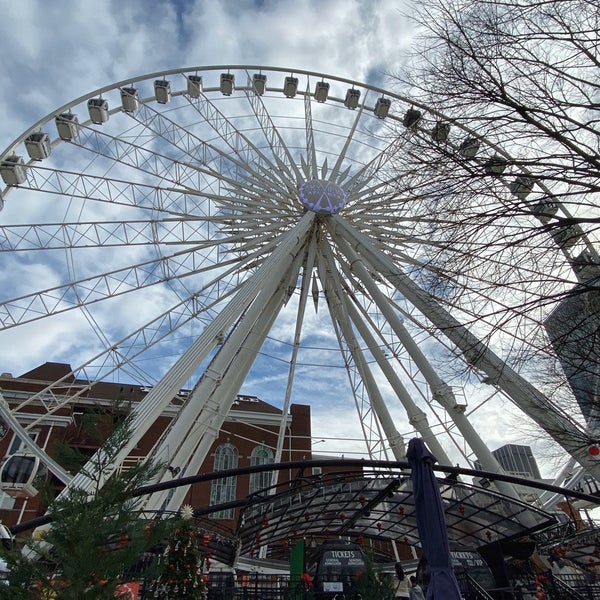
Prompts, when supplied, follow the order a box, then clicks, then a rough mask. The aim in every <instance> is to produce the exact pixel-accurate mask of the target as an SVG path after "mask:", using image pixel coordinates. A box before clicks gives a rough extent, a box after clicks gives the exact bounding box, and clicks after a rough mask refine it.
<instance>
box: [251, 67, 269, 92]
mask: <svg viewBox="0 0 600 600" xmlns="http://www.w3.org/2000/svg"><path fill="white" fill-rule="evenodd" d="M252 89H253V90H254V93H255V94H258V95H259V96H262V95H263V94H264V93H265V91H266V89H267V76H266V75H264V74H263V73H254V75H253V76H252Z"/></svg>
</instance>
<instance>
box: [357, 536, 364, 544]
mask: <svg viewBox="0 0 600 600" xmlns="http://www.w3.org/2000/svg"><path fill="white" fill-rule="evenodd" d="M364 541H365V538H364V537H363V536H362V535H359V536H358V537H357V538H356V542H357V544H359V545H361V546H362V544H363V542H364Z"/></svg>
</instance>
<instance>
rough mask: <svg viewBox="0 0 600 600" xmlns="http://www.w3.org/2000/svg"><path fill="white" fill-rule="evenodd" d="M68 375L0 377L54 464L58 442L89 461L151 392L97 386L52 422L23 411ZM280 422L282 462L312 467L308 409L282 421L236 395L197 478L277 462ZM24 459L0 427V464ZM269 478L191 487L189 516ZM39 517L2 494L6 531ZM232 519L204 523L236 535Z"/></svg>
mask: <svg viewBox="0 0 600 600" xmlns="http://www.w3.org/2000/svg"><path fill="white" fill-rule="evenodd" d="M70 373H71V367H70V366H69V365H67V364H62V363H45V364H44V365H41V366H39V367H37V368H35V369H33V370H32V371H29V372H27V373H25V374H23V375H21V376H18V377H13V376H12V375H10V374H8V373H4V374H3V375H1V376H0V393H1V394H2V396H3V398H4V400H5V402H6V403H7V404H8V406H9V407H11V408H12V407H14V406H16V405H23V403H25V407H24V408H21V409H20V410H19V411H18V413H15V414H17V418H18V420H19V423H20V424H21V425H22V426H28V425H29V426H30V427H29V430H28V433H29V435H30V437H31V438H32V439H33V440H34V441H35V443H36V444H37V445H38V446H39V447H41V448H42V449H43V450H44V451H45V452H46V454H48V455H49V456H51V457H53V458H56V457H57V443H58V442H64V443H65V444H66V445H68V446H69V447H72V448H76V449H78V450H79V451H81V452H82V453H83V454H85V455H86V456H91V455H92V454H93V453H94V452H95V451H96V450H97V449H98V447H99V446H100V445H101V442H102V441H103V440H104V439H106V438H107V437H108V435H109V434H110V432H111V431H112V430H113V428H114V426H115V423H116V421H117V420H118V415H119V413H120V412H121V411H125V412H126V411H128V410H130V409H132V408H133V407H134V406H135V405H136V404H137V403H139V402H141V401H142V400H143V399H144V397H145V395H146V394H147V393H148V392H149V388H147V387H143V386H139V385H134V384H121V383H110V382H100V383H96V384H94V386H93V387H92V388H90V389H89V390H88V391H87V392H86V393H85V394H83V395H81V396H79V397H77V399H76V400H73V401H72V402H68V403H66V404H65V406H64V407H63V408H61V409H60V410H58V411H57V412H55V413H53V414H52V415H48V414H47V413H46V412H45V411H44V410H43V408H42V406H41V404H40V402H41V399H38V400H35V401H33V402H31V403H30V404H26V403H27V399H28V398H29V397H31V396H33V395H34V394H36V393H38V392H40V391H42V390H44V389H45V388H46V387H47V386H48V385H50V384H51V383H54V382H57V381H60V380H61V379H62V378H64V377H67V378H68V377H69V374H70ZM87 383H88V382H87V381H83V380H82V381H77V380H75V379H74V378H71V379H70V380H69V379H66V380H65V389H68V390H75V389H78V384H79V389H81V388H82V387H86V386H87ZM67 384H68V385H67ZM68 393H69V392H67V394H68ZM70 393H73V392H70ZM188 396H189V391H188V390H181V391H180V393H179V394H178V395H177V397H176V398H174V399H173V400H172V401H171V403H170V404H169V406H168V407H167V409H166V410H164V411H163V413H162V414H161V415H160V417H158V418H157V419H156V421H155V422H154V423H152V424H151V426H150V427H149V428H148V430H147V432H146V434H145V435H144V436H143V438H142V439H141V440H140V442H139V443H138V445H137V446H136V448H135V449H134V450H133V451H132V452H131V453H130V454H129V456H128V457H127V461H126V462H125V463H124V466H125V467H126V464H127V462H129V461H130V462H135V461H137V460H139V459H141V458H143V457H146V456H147V455H148V454H149V453H150V452H151V450H152V448H153V446H154V445H155V443H156V441H157V440H158V439H159V437H160V436H161V434H162V433H163V432H164V431H165V429H166V428H167V427H168V426H169V423H170V422H171V420H172V419H173V418H174V416H175V415H176V414H177V412H178V411H179V410H180V408H181V406H183V405H184V404H185V402H186V401H187V397H188ZM40 417H41V418H40ZM282 419H285V431H286V434H285V439H284V443H283V451H282V452H283V453H282V457H281V460H282V462H286V461H291V460H304V459H306V460H309V459H310V458H311V421H310V407H309V406H307V405H301V404H292V405H291V407H290V412H289V414H288V415H284V414H283V413H282V411H281V410H280V409H279V408H277V407H275V406H273V405H270V404H268V403H266V402H263V401H262V400H260V399H259V398H257V397H255V396H247V395H238V396H237V398H236V400H235V401H234V404H233V407H232V409H231V411H230V412H229V415H228V417H227V418H226V420H225V422H224V423H223V426H222V427H221V430H220V431H219V433H218V435H217V437H216V439H215V440H214V441H213V443H212V446H211V448H210V451H209V452H208V454H207V456H206V458H205V460H204V463H203V464H202V467H201V468H200V470H199V474H201V473H210V472H213V471H223V470H226V469H234V468H238V467H247V466H254V465H261V464H269V463H272V462H274V459H275V450H276V448H277V439H278V434H279V430H280V425H281V422H282ZM90 420H91V421H93V423H94V424H95V426H94V431H93V435H91V434H90V429H89V428H87V427H86V426H85V424H86V421H88V422H89V421H90ZM32 424H35V425H33V426H32ZM23 454H25V455H26V454H27V453H26V452H25V446H24V444H23V443H22V441H21V440H20V438H19V437H18V436H17V435H16V434H14V433H13V432H12V431H11V430H10V428H9V427H7V426H6V423H4V424H3V423H0V459H1V460H2V461H3V462H5V461H7V460H8V459H9V458H10V457H11V456H17V457H18V456H20V455H23ZM13 462H15V461H13ZM172 473H173V477H176V476H177V468H176V467H174V468H173V471H172ZM270 476H271V475H270V473H255V474H249V475H239V476H236V477H229V478H223V479H218V480H214V481H212V482H206V483H201V484H196V485H193V486H191V487H190V489H189V491H188V493H187V496H186V498H185V501H184V503H186V504H191V505H192V506H193V507H194V508H207V507H210V506H216V505H222V504H226V503H228V502H235V501H236V500H240V499H243V498H246V497H247V496H248V495H249V494H252V493H254V492H256V491H257V490H260V489H263V488H265V487H268V485H269V484H270ZM294 476H295V474H294V473H288V472H284V471H282V472H280V475H279V481H280V482H281V481H286V480H291V479H292V478H293V477H294ZM49 480H50V482H51V484H52V485H53V486H54V487H56V488H57V489H60V487H61V484H60V482H59V481H58V480H56V479H55V478H53V477H49ZM5 489H6V488H5ZM44 510H45V506H44V505H43V503H42V499H41V497H40V495H39V494H35V495H31V494H28V493H24V492H23V491H22V490H21V491H15V490H11V491H10V492H9V493H7V492H6V491H0V521H1V522H2V523H4V524H5V525H7V526H13V525H15V524H17V523H23V522H26V521H29V520H31V519H34V518H36V517H38V516H40V515H42V514H43V513H44ZM237 516H238V509H237V508H228V509H225V510H221V511H219V512H213V513H211V514H210V515H209V518H211V519H215V520H218V521H219V522H220V523H219V525H220V526H222V527H225V528H227V529H230V530H233V529H234V528H235V525H236V520H237Z"/></svg>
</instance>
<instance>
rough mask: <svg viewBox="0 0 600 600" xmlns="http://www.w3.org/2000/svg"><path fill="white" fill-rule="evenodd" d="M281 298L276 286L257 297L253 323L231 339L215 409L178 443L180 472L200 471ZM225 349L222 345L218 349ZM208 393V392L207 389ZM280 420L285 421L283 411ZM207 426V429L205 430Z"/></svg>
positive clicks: (182, 491) (179, 492) (177, 494)
mask: <svg viewBox="0 0 600 600" xmlns="http://www.w3.org/2000/svg"><path fill="white" fill-rule="evenodd" d="M284 298H285V290H284V289H280V290H278V292H277V293H276V294H275V295H274V296H273V297H272V298H271V299H270V301H268V302H266V303H265V302H264V301H263V299H262V298H261V297H259V298H257V300H256V303H258V304H260V305H261V306H262V309H263V310H262V313H261V315H260V316H259V318H258V320H257V322H256V323H255V324H254V326H253V327H252V328H251V330H250V331H249V332H247V335H246V337H245V339H244V340H243V342H242V343H241V345H240V344H238V341H237V340H235V339H232V340H231V342H232V343H231V349H232V351H233V353H234V354H235V356H234V357H233V359H232V360H230V361H229V362H228V366H227V367H226V369H225V370H224V371H223V377H222V378H221V384H220V385H213V386H212V387H213V390H212V397H211V398H210V401H209V403H210V404H211V405H213V406H214V407H215V409H214V410H213V411H212V412H210V413H209V414H206V415H205V412H204V411H203V412H202V414H201V415H200V416H199V419H198V421H197V422H198V424H199V426H200V430H199V431H198V432H197V431H196V430H191V431H190V432H189V434H188V436H187V437H186V442H191V443H186V444H184V445H182V447H181V449H180V451H179V452H178V455H177V456H176V457H175V462H176V463H177V464H180V461H187V462H186V464H185V466H184V467H183V468H182V471H183V475H182V476H185V475H195V474H196V473H198V471H199V470H200V467H201V466H202V463H203V462H204V460H205V458H206V456H207V455H208V451H209V450H210V447H211V445H212V443H213V442H214V440H215V439H216V437H217V436H218V433H219V431H220V430H221V427H222V425H223V423H224V422H225V419H226V418H227V416H228V415H229V411H230V409H231V406H232V404H233V401H234V400H235V398H236V397H237V394H238V392H239V390H240V388H241V386H242V385H243V383H244V381H245V379H246V376H247V374H248V372H249V371H250V369H251V367H252V365H253V364H254V361H255V360H256V357H257V355H258V353H259V352H260V349H261V348H262V345H263V343H264V341H265V338H266V336H267V335H268V332H269V330H270V329H271V327H272V325H273V323H274V321H275V319H276V317H277V315H278V313H279V309H280V308H281V306H282V304H283V300H284ZM222 350H223V351H225V350H226V348H225V347H223V349H222ZM209 393H210V392H209ZM205 419H207V420H208V423H207V425H205V424H204V421H205ZM283 421H284V422H287V420H286V416H285V413H284V415H283ZM206 428H207V430H206ZM188 489H189V486H181V487H178V488H176V489H175V490H174V492H173V494H172V496H171V497H170V498H169V502H168V504H167V505H166V507H165V508H166V510H167V511H176V510H178V509H179V508H180V506H181V503H182V502H183V500H184V498H185V495H186V493H187V491H188Z"/></svg>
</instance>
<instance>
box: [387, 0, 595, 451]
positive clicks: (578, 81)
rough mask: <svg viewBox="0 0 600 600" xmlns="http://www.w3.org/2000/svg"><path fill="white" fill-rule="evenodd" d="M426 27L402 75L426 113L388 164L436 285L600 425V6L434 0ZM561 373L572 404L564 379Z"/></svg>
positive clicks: (428, 280) (416, 110) (405, 88)
mask: <svg viewBox="0 0 600 600" xmlns="http://www.w3.org/2000/svg"><path fill="white" fill-rule="evenodd" d="M411 17H412V18H413V19H414V21H415V22H416V24H417V25H418V33H417V39H416V41H415V44H414V47H415V48H417V50H415V52H414V53H413V55H412V56H411V57H410V60H408V61H406V63H405V64H404V65H403V67H402V68H401V69H400V70H399V71H398V72H397V73H395V74H394V75H395V77H396V79H397V81H398V84H399V87H400V88H401V92H403V93H404V94H405V95H406V96H407V97H410V98H411V99H414V106H413V109H411V110H410V111H408V113H407V114H406V117H405V119H404V123H403V126H402V128H401V131H400V133H399V135H400V136H402V137H403V138H404V141H405V144H404V145H403V146H402V150H401V151H399V152H397V153H396V154H395V156H394V157H393V159H392V160H390V163H389V165H388V166H389V168H390V169H393V170H396V171H400V170H402V172H403V173H405V175H404V176H403V177H402V178H400V179H399V180H398V193H399V194H404V195H406V197H407V199H410V207H411V208H410V210H411V215H412V218H411V219H410V220H409V219H407V220H406V222H403V226H404V228H405V231H406V232H407V233H406V238H407V244H409V243H410V244H414V245H419V244H421V246H422V248H421V249H420V251H419V258H420V260H421V265H420V266H419V267H417V269H421V270H422V275H421V277H422V281H423V284H424V285H425V286H426V287H427V289H428V290H430V291H431V292H432V293H433V294H434V295H435V296H436V297H437V298H438V300H439V301H440V302H442V303H444V304H446V305H448V306H449V307H451V308H452V309H453V311H454V313H455V314H456V313H457V312H458V313H460V314H461V316H462V321H463V322H465V323H467V324H468V325H469V326H470V327H472V328H473V329H474V330H475V331H476V332H477V333H479V334H480V336H481V337H482V338H484V339H485V340H486V341H487V342H488V343H490V344H494V347H495V348H500V349H501V354H502V355H503V357H505V358H506V360H507V362H508V363H509V364H512V365H515V364H517V363H518V365H519V368H520V369H521V370H523V369H525V370H526V369H527V368H529V369H531V370H535V371H537V378H538V380H540V374H542V373H543V377H542V378H543V379H545V382H543V383H545V384H546V391H548V392H549V393H551V395H553V397H554V398H555V399H556V400H557V401H560V402H561V403H564V402H565V398H566V397H568V396H569V395H570V396H571V399H572V397H573V393H574V394H575V396H576V397H577V399H578V401H579V403H580V407H581V410H582V412H583V416H584V417H585V419H586V420H588V421H589V419H590V418H592V417H593V413H594V411H597V409H598V407H597V406H596V405H597V404H598V403H599V401H598V394H599V393H600V390H599V384H598V382H599V380H600V356H599V355H598V347H600V333H599V331H600V259H599V255H598V249H597V247H596V242H598V241H599V240H600V152H599V151H600V70H599V67H600V52H599V50H600V41H599V37H598V31H599V30H600V6H599V4H598V2H597V1H593V2H589V1H583V0H553V1H545V0H541V1H538V2H535V1H530V0H527V1H525V0H524V1H520V0H511V1H504V2H503V1H497V0H432V1H430V2H427V3H415V6H414V12H413V14H412V15H411ZM407 205H408V203H407ZM400 217H402V215H400ZM549 313H550V314H549ZM549 350H550V351H551V354H553V355H554V357H555V358H554V362H555V364H554V365H552V364H548V365H547V368H545V369H544V370H543V371H542V370H541V369H540V367H539V365H540V362H539V361H540V360H541V359H542V358H544V357H547V356H548V351H549ZM533 359H537V360H533ZM544 359H545V358H544ZM559 363H561V364H562V368H563V369H564V371H565V372H566V373H567V375H568V376H569V379H570V382H571V388H572V389H571V390H570V391H568V390H565V389H564V388H562V389H561V388H560V387H559V386H558V385H557V379H556V378H554V377H553V376H552V373H553V370H555V369H556V367H557V366H558V364H559ZM560 370H561V369H560V368H558V371H560ZM563 381H564V378H563ZM583 396H586V398H587V399H586V402H588V405H587V406H585V407H583V406H581V399H582V397H583ZM592 438H593V435H590V437H587V436H582V444H586V443H589V441H590V440H591V439H592Z"/></svg>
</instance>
